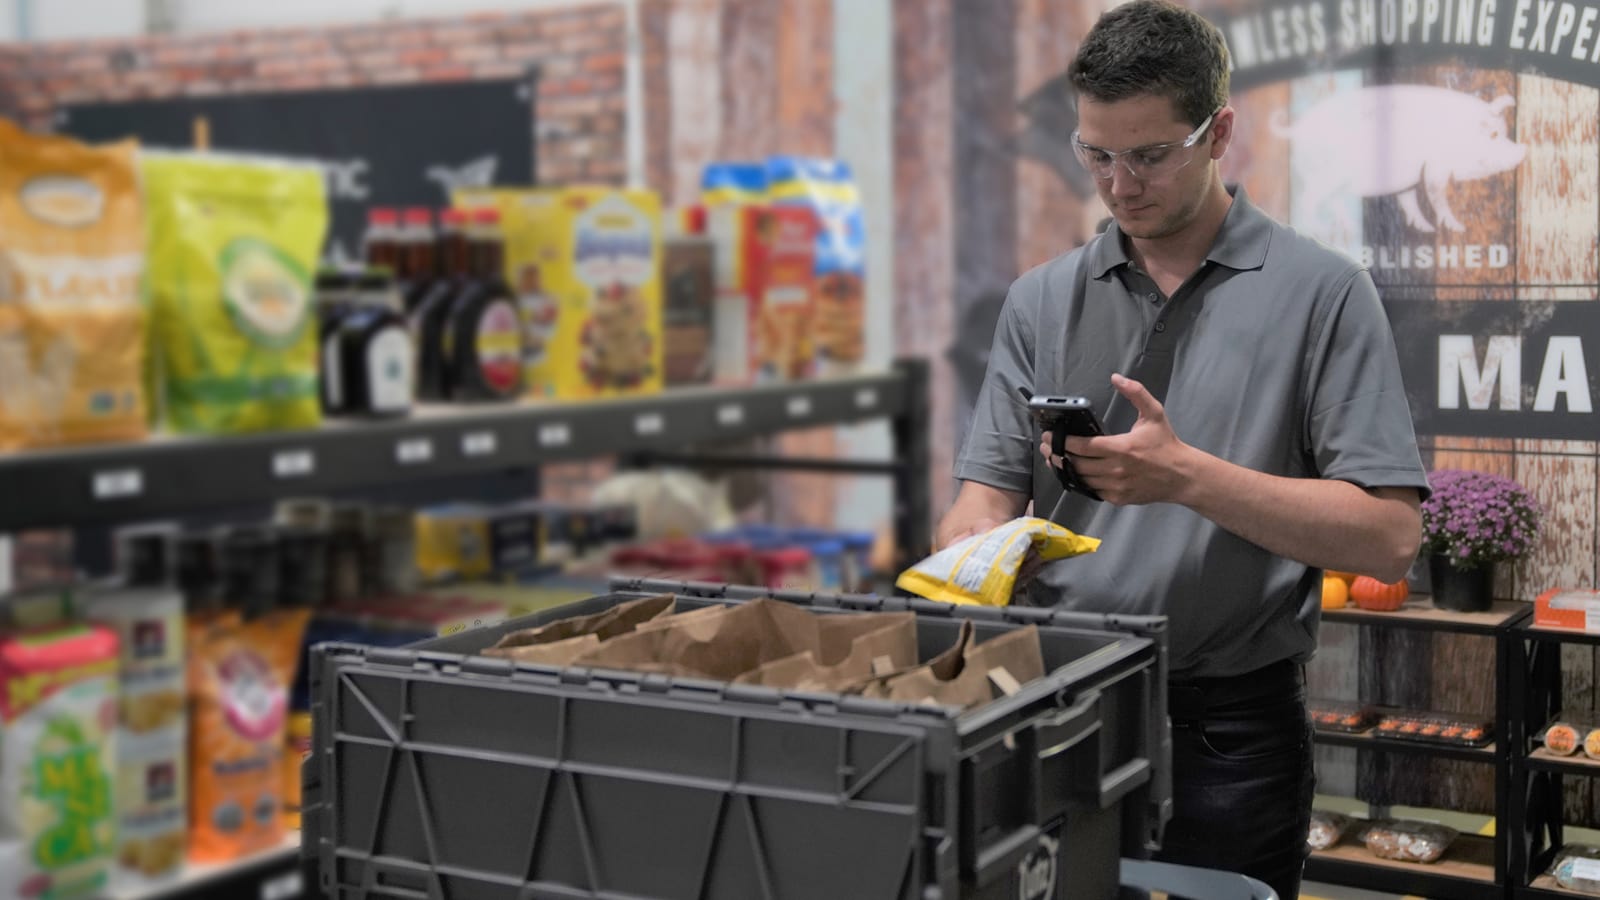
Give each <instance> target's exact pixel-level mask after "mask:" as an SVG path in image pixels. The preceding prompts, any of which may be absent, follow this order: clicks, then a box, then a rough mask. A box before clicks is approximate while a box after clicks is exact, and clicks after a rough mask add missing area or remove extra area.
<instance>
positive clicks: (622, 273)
mask: <svg viewBox="0 0 1600 900" xmlns="http://www.w3.org/2000/svg"><path fill="white" fill-rule="evenodd" d="M455 202H456V204H457V205H458V206H464V207H468V208H477V207H482V206H493V207H495V208H497V209H498V210H499V211H500V221H501V226H502V228H503V230H504V232H505V250H506V252H505V260H506V272H505V276H506V281H507V283H508V284H510V285H511V288H512V290H513V291H515V292H516V294H517V298H518V305H519V307H520V311H521V314H522V322H523V329H524V345H525V346H526V347H527V350H526V351H525V352H526V356H525V357H524V381H525V383H526V384H527V385H528V390H529V393H530V394H532V395H534V396H537V397H558V398H563V399H583V398H589V397H598V396H605V395H614V394H626V393H649V392H653V391H659V390H660V389H661V385H662V367H663V359H662V310H661V282H660V272H661V257H662V247H661V244H662V228H661V201H660V199H659V198H658V197H657V196H656V194H655V192H654V191H646V190H622V189H618V188H609V187H598V186H595V187H568V188H555V189H549V190H538V189H526V190H519V189H493V190H477V189H469V190H461V191H458V192H457V193H456V195H455Z"/></svg>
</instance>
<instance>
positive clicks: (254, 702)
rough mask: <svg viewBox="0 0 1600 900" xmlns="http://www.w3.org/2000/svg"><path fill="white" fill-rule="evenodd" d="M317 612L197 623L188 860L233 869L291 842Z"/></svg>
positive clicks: (234, 615)
mask: <svg viewBox="0 0 1600 900" xmlns="http://www.w3.org/2000/svg"><path fill="white" fill-rule="evenodd" d="M308 616H309V610H299V609H279V610H272V611H270V612H267V613H265V614H264V615H261V616H258V617H256V618H253V619H249V620H246V619H245V618H244V617H243V615H242V614H241V613H240V612H239V611H238V610H235V609H230V610H224V611H219V612H216V613H213V614H211V615H208V616H201V617H191V619H190V629H189V640H188V645H189V690H190V695H191V696H190V708H191V710H192V711H193V719H192V721H191V727H190V731H189V751H190V753H189V755H190V760H191V765H192V770H191V778H190V800H189V829H190V838H189V858H190V859H191V860H192V861H194V862H199V863H216V862H228V861H230V860H234V859H238V858H240V857H242V856H246V855H248V854H251V853H257V852H260V851H264V850H269V849H272V848H274V847H277V846H279V845H280V844H281V843H282V842H283V836H284V822H283V815H282V806H283V792H284V783H283V755H284V752H285V745H286V741H287V737H288V735H287V718H288V705H289V702H288V701H289V687H290V684H291V683H292V681H293V679H294V675H295V668H296V666H297V664H298V658H299V654H300V641H301V636H302V634H303V632H304V631H305V626H306V619H307V618H308Z"/></svg>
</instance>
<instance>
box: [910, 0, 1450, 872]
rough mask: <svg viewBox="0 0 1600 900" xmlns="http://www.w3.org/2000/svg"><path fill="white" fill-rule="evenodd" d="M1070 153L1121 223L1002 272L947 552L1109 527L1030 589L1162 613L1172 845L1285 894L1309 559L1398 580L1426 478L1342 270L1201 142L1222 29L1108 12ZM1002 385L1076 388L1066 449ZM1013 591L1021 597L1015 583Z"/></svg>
mask: <svg viewBox="0 0 1600 900" xmlns="http://www.w3.org/2000/svg"><path fill="white" fill-rule="evenodd" d="M1070 79H1071V81H1072V84H1073V87H1074V89H1075V91H1076V93H1077V96H1078V122H1079V128H1078V132H1077V133H1076V134H1075V135H1074V136H1073V142H1074V150H1075V152H1076V153H1077V155H1078V158H1079V159H1080V161H1081V162H1082V163H1083V165H1084V166H1085V168H1087V169H1088V171H1089V173H1090V174H1091V175H1092V176H1093V177H1094V180H1095V183H1096V185H1097V186H1098V190H1099V194H1100V198H1101V199H1102V200H1103V201H1104V202H1105V204H1106V207H1107V208H1108V210H1109V212H1110V213H1111V218H1112V219H1113V222H1112V224H1111V225H1110V226H1109V227H1108V228H1107V229H1106V230H1105V231H1104V233H1102V234H1099V235H1097V236H1096V237H1094V238H1093V239H1091V240H1090V241H1089V243H1088V244H1086V245H1085V246H1084V247H1082V248H1081V249H1079V250H1075V251H1073V252H1071V253H1068V254H1066V255H1064V256H1062V257H1060V258H1058V259H1056V260H1054V261H1052V262H1049V263H1046V264H1045V265H1043V266H1040V267H1039V268H1037V269H1035V270H1033V271H1031V272H1028V273H1027V274H1025V275H1023V276H1022V277H1021V278H1019V279H1017V281H1016V283H1015V284H1013V285H1012V287H1011V291H1010V294H1009V295H1008V297H1007V299H1006V305H1005V308H1004V311H1003V312H1002V314H1001V318H1000V322H999V325H998V328H997V330H996V333H995V340H994V344H993V349H992V351H991V354H990V359H989V366H988V370H987V373H986V375H985V380H984V387H983V389H982V391H981V392H980V397H979V400H978V405H977V408H976V410H975V411H974V416H973V424H972V428H971V430H970V431H969V433H968V435H967V438H966V443H965V446H964V447H963V449H962V452H961V454H960V456H959V458H958V459H957V462H956V476H957V477H958V478H960V479H962V481H963V484H962V486H961V491H960V493H959V495H958V496H957V498H956V501H955V503H954V504H953V505H952V506H951V509H950V511H949V512H948V513H947V515H946V516H945V518H944V520H943V521H942V522H941V523H940V527H939V541H940V544H941V546H943V545H946V544H948V543H950V542H952V541H954V540H957V539H959V538H960V537H962V536H964V535H967V534H970V533H973V532H975V531H978V530H982V529H984V528H987V527H990V526H992V525H994V524H997V523H999V522H1002V521H1004V520H1006V519H1009V518H1012V517H1014V516H1017V515H1020V514H1022V513H1023V512H1024V511H1025V509H1026V508H1027V506H1028V504H1029V503H1030V502H1032V503H1033V506H1034V510H1035V513H1036V514H1038V515H1049V516H1050V517H1051V518H1053V519H1054V520H1055V521H1057V522H1060V523H1062V524H1064V525H1066V526H1067V527H1069V528H1072V529H1074V530H1075V531H1078V532H1080V533H1082V534H1088V535H1093V536H1095V537H1098V538H1101V539H1103V542H1104V543H1103V544H1102V545H1101V547H1100V550H1099V552H1097V553H1094V554H1090V555H1088V556H1083V557H1078V558H1075V559H1071V560H1066V561H1063V562H1059V563H1053V564H1051V565H1048V566H1045V567H1043V568H1042V569H1040V570H1038V571H1039V574H1038V577H1037V578H1036V580H1035V581H1034V582H1033V583H1032V584H1031V585H1030V586H1029V589H1028V600H1029V601H1030V602H1034V603H1039V604H1046V605H1055V606H1059V607H1062V608H1067V609H1079V610H1089V611H1102V612H1119V613H1139V614H1151V613H1153V614H1161V615H1166V616H1169V617H1170V632H1169V635H1170V643H1171V663H1172V671H1171V678H1172V682H1171V684H1170V685H1169V687H1170V693H1171V700H1170V704H1169V711H1170V713H1171V719H1172V723H1173V742H1174V759H1173V778H1174V816H1173V820H1172V822H1171V824H1170V825H1169V827H1168V829H1167V831H1166V834H1165V836H1164V840H1163V848H1162V851H1161V858H1163V859H1167V860H1171V861H1174V862H1182V863H1188V864H1194V865H1203V866H1210V867H1214V868H1221V869H1230V870H1233V871H1239V872H1244V873H1246V874H1250V875H1253V876H1255V877H1257V878H1260V879H1262V880H1263V881H1266V882H1267V883H1268V884H1270V885H1272V887H1273V888H1274V889H1276V890H1277V892H1278V894H1279V896H1282V897H1286V898H1292V897H1295V896H1297V894H1298V892H1299V883H1300V873H1301V870H1302V868H1303V865H1304V860H1305V838H1306V830H1307V823H1308V817H1309V812H1310V803H1311V795H1312V784H1313V774H1312V769H1311V745H1310V726H1309V723H1308V721H1307V717H1306V712H1305V688H1304V684H1305V676H1304V663H1305V661H1306V660H1307V659H1308V658H1309V657H1310V655H1311V652H1312V650H1313V648H1314V647H1315V645H1316V628H1317V623H1318V616H1319V608H1320V603H1319V600H1320V587H1321V574H1322V572H1321V570H1323V569H1339V570H1344V571H1354V572H1361V573H1366V574H1371V575H1374V576H1376V577H1378V578H1380V579H1382V580H1384V581H1386V582H1392V581H1398V580H1400V579H1401V578H1403V577H1404V576H1405V574H1406V571H1407V569H1408V568H1409V566H1410V564H1411V562H1412V560H1413V559H1414V558H1415V556H1416V553H1417V549H1418V544H1419V542H1420V539H1421V518H1420V513H1419V511H1418V506H1419V503H1420V500H1421V499H1422V497H1424V496H1425V495H1426V492H1427V479H1426V476H1425V475H1424V472H1423V469H1422V464H1421V459H1420V457H1419V454H1418V452H1417V447H1416V438H1415V435H1414V432H1413V429H1412V423H1411V415H1410V409H1409V408H1408V406H1407V403H1406V397H1405V391H1404V389H1403V387H1402V385H1401V382H1400V371H1399V363H1398V360H1397V358H1396V353H1395V347H1394V339H1393V336H1392V335H1391V333H1390V330H1389V325H1388V320H1387V318H1386V317H1385V315H1384V312H1383V308H1382V306H1381V305H1380V303H1379V300H1378V295H1377V290H1376V288H1375V287H1374V285H1373V283H1372V279H1371V277H1370V276H1369V275H1368V273H1367V272H1366V271H1365V270H1364V269H1362V268H1361V267H1360V266H1359V265H1357V264H1356V263H1354V262H1352V261H1351V260H1349V259H1348V258H1346V257H1345V256H1343V255H1340V254H1338V253H1336V252H1334V251H1333V250H1330V249H1328V248H1327V247H1325V246H1323V245H1321V244H1319V243H1317V242H1315V241H1313V240H1310V239H1308V238H1306V237H1303V236H1301V235H1299V234H1297V233H1296V232H1294V231H1293V230H1291V229H1290V228H1288V227H1286V226H1284V225H1281V224H1279V223H1277V222H1274V221H1273V220H1272V219H1270V218H1268V217H1267V216H1266V215H1265V214H1264V213H1262V212H1261V211H1260V210H1258V209H1256V208H1255V207H1254V206H1252V205H1251V204H1250V201H1249V199H1248V198H1247V197H1246V196H1245V193H1244V191H1243V190H1242V189H1240V188H1230V187H1228V186H1225V185H1224V184H1223V182H1222V178H1221V175H1220V172H1219V168H1218V161H1219V160H1221V159H1222V157H1223V155H1224V154H1225V153H1227V150H1228V145H1229V143H1230V142H1231V141H1232V139H1233V136H1234V110H1233V109H1232V108H1231V107H1229V106H1228V57H1227V49H1226V47H1225V45H1224V43H1223V39H1222V35H1221V34H1220V33H1219V32H1218V31H1217V29H1216V28H1215V27H1214V26H1212V25H1211V24H1210V23H1208V22H1206V21H1205V20H1204V19H1203V18H1201V17H1200V16H1199V15H1197V14H1195V13H1193V12H1191V11H1189V10H1186V9H1184V8H1182V7H1179V6H1176V5H1174V4H1172V3H1169V2H1166V0H1132V2H1129V3H1126V4H1123V5H1121V6H1118V7H1116V8H1114V9H1113V10H1111V11H1109V12H1107V13H1106V14H1105V15H1104V16H1102V17H1101V19H1100V21H1099V22H1098V23H1097V24H1096V25H1095V27H1094V28H1093V29H1092V30H1091V31H1090V33H1089V34H1088V36H1087V37H1086V38H1085V40H1084V42H1083V45H1082V46H1081V47H1080V48H1079V50H1078V54H1077V57H1076V59H1074V61H1073V63H1072V68H1071V70H1070ZM1019 388H1022V389H1025V390H1027V391H1032V392H1037V393H1041V394H1052V393H1053V394H1082V395H1086V396H1088V397H1089V398H1090V400H1091V401H1092V402H1093V404H1094V406H1095V408H1096V409H1097V410H1099V411H1100V412H1101V414H1102V416H1103V417H1104V418H1105V419H1106V423H1107V431H1108V432H1109V434H1108V435H1107V436H1105V437H1097V438H1078V437H1074V438H1069V439H1068V440H1067V442H1066V450H1067V457H1068V459H1067V460H1066V461H1065V462H1067V463H1069V464H1070V465H1072V466H1074V467H1075V468H1076V469H1077V471H1078V473H1079V475H1080V476H1081V477H1082V478H1083V479H1084V480H1085V481H1086V482H1087V483H1088V484H1089V485H1090V486H1091V487H1093V488H1094V489H1095V490H1096V491H1097V492H1098V493H1099V494H1100V496H1101V497H1103V498H1104V502H1094V501H1092V500H1089V499H1087V498H1085V497H1083V496H1080V495H1077V494H1063V493H1062V492H1061V490H1060V488H1059V487H1057V482H1056V479H1055V472H1054V468H1053V467H1059V466H1061V465H1062V464H1063V462H1064V461H1063V460H1061V459H1059V458H1057V457H1055V456H1054V455H1053V454H1052V453H1051V452H1050V440H1049V435H1045V436H1044V439H1043V441H1041V439H1040V434H1039V431H1038V428H1037V426H1036V425H1035V424H1033V422H1032V420H1031V419H1030V416H1029V413H1028V409H1027V407H1026V403H1025V401H1024V400H1023V399H1022V397H1021V395H1020V393H1019ZM1019 602H1021V601H1020V599H1019Z"/></svg>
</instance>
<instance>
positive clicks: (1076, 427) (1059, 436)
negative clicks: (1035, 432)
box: [1017, 387, 1106, 500]
mask: <svg viewBox="0 0 1600 900" xmlns="http://www.w3.org/2000/svg"><path fill="white" fill-rule="evenodd" d="M1017 393H1019V394H1021V395H1022V397H1023V399H1024V400H1026V401H1027V403H1028V409H1029V411H1030V412H1032V413H1033V417H1034V419H1036V420H1038V422H1039V430H1040V431H1048V432H1050V435H1051V442H1050V449H1051V450H1052V451H1053V452H1054V453H1055V455H1056V456H1059V457H1061V468H1059V469H1057V470H1056V479H1057V480H1059V481H1060V482H1061V486H1062V487H1063V488H1065V489H1066V490H1069V491H1072V492H1073V493H1076V494H1082V495H1083V496H1085V497H1088V498H1089V499H1090V500H1099V499H1100V495H1099V494H1097V493H1095V491H1094V488H1091V487H1089V485H1088V483H1086V482H1085V481H1084V480H1083V479H1082V478H1080V477H1078V471H1077V470H1076V469H1074V468H1073V467H1072V460H1071V459H1069V458H1068V457H1067V436H1068V435H1074V436H1077V437H1098V436H1100V435H1103V434H1105V433H1106V431H1105V428H1103V427H1102V426H1101V425H1100V418H1099V417H1098V416H1096V415H1095V413H1094V407H1092V406H1090V405H1089V400H1088V398H1086V397H1071V396H1063V395H1057V394H1035V393H1033V392H1032V391H1030V390H1028V389H1027V388H1025V387H1018V388H1017Z"/></svg>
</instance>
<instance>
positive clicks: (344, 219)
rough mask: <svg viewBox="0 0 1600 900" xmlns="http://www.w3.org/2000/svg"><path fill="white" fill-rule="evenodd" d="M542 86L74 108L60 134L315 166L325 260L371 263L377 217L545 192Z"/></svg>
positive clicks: (356, 91) (64, 114)
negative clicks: (475, 193) (505, 193)
mask: <svg viewBox="0 0 1600 900" xmlns="http://www.w3.org/2000/svg"><path fill="white" fill-rule="evenodd" d="M533 78H534V76H533V75H532V74H531V73H530V75H529V77H528V78H526V79H519V80H496V81H468V82H452V83H446V84H415V85H398V86H380V87H362V88H339V89H333V90H318V91H303V92H294V93H274V94H235V95H231V96H217V97H173V98H169V99H161V100H139V101H131V102H123V103H91V104H79V105H67V106H64V107H63V108H62V109H61V112H60V117H59V118H58V128H59V129H60V130H61V131H62V132H64V133H66V134H71V135H73V136H76V137H79V138H82V139H85V140H90V141H107V140H115V139H118V138H124V137H137V138H139V140H140V141H141V142H143V143H144V145H145V146H148V147H162V148H186V147H192V146H194V142H195V133H196V123H197V122H198V121H202V120H203V121H204V123H205V126H204V127H205V129H206V131H207V132H208V135H209V141H210V146H211V148H212V149H214V150H219V151H237V152H249V153H264V154H274V155H281V156H287V157H296V158H300V159H305V160H307V161H311V162H315V163H316V164H318V165H320V166H321V167H322V168H323V171H324V173H325V174H326V177H327V185H328V197H329V202H330V206H331V209H332V214H333V218H332V228H331V231H330V233H329V235H328V244H327V247H326V250H325V254H324V256H325V259H326V261H327V262H329V263H331V264H336V265H337V264H341V263H344V262H348V261H352V260H354V259H356V258H358V257H359V256H360V251H361V234H362V232H363V231H364V230H365V228H366V210H367V208H368V207H370V206H412V205H417V206H430V207H440V206H444V205H447V204H448V203H449V191H450V189H451V188H452V187H458V186H485V185H491V184H505V185H528V184H533V183H534V172H535V171H536V167H535V159H534V153H535V149H534V146H535V145H534V140H533V133H534V121H535V118H534V98H535V96H536V95H537V91H535V90H534V89H533Z"/></svg>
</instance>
